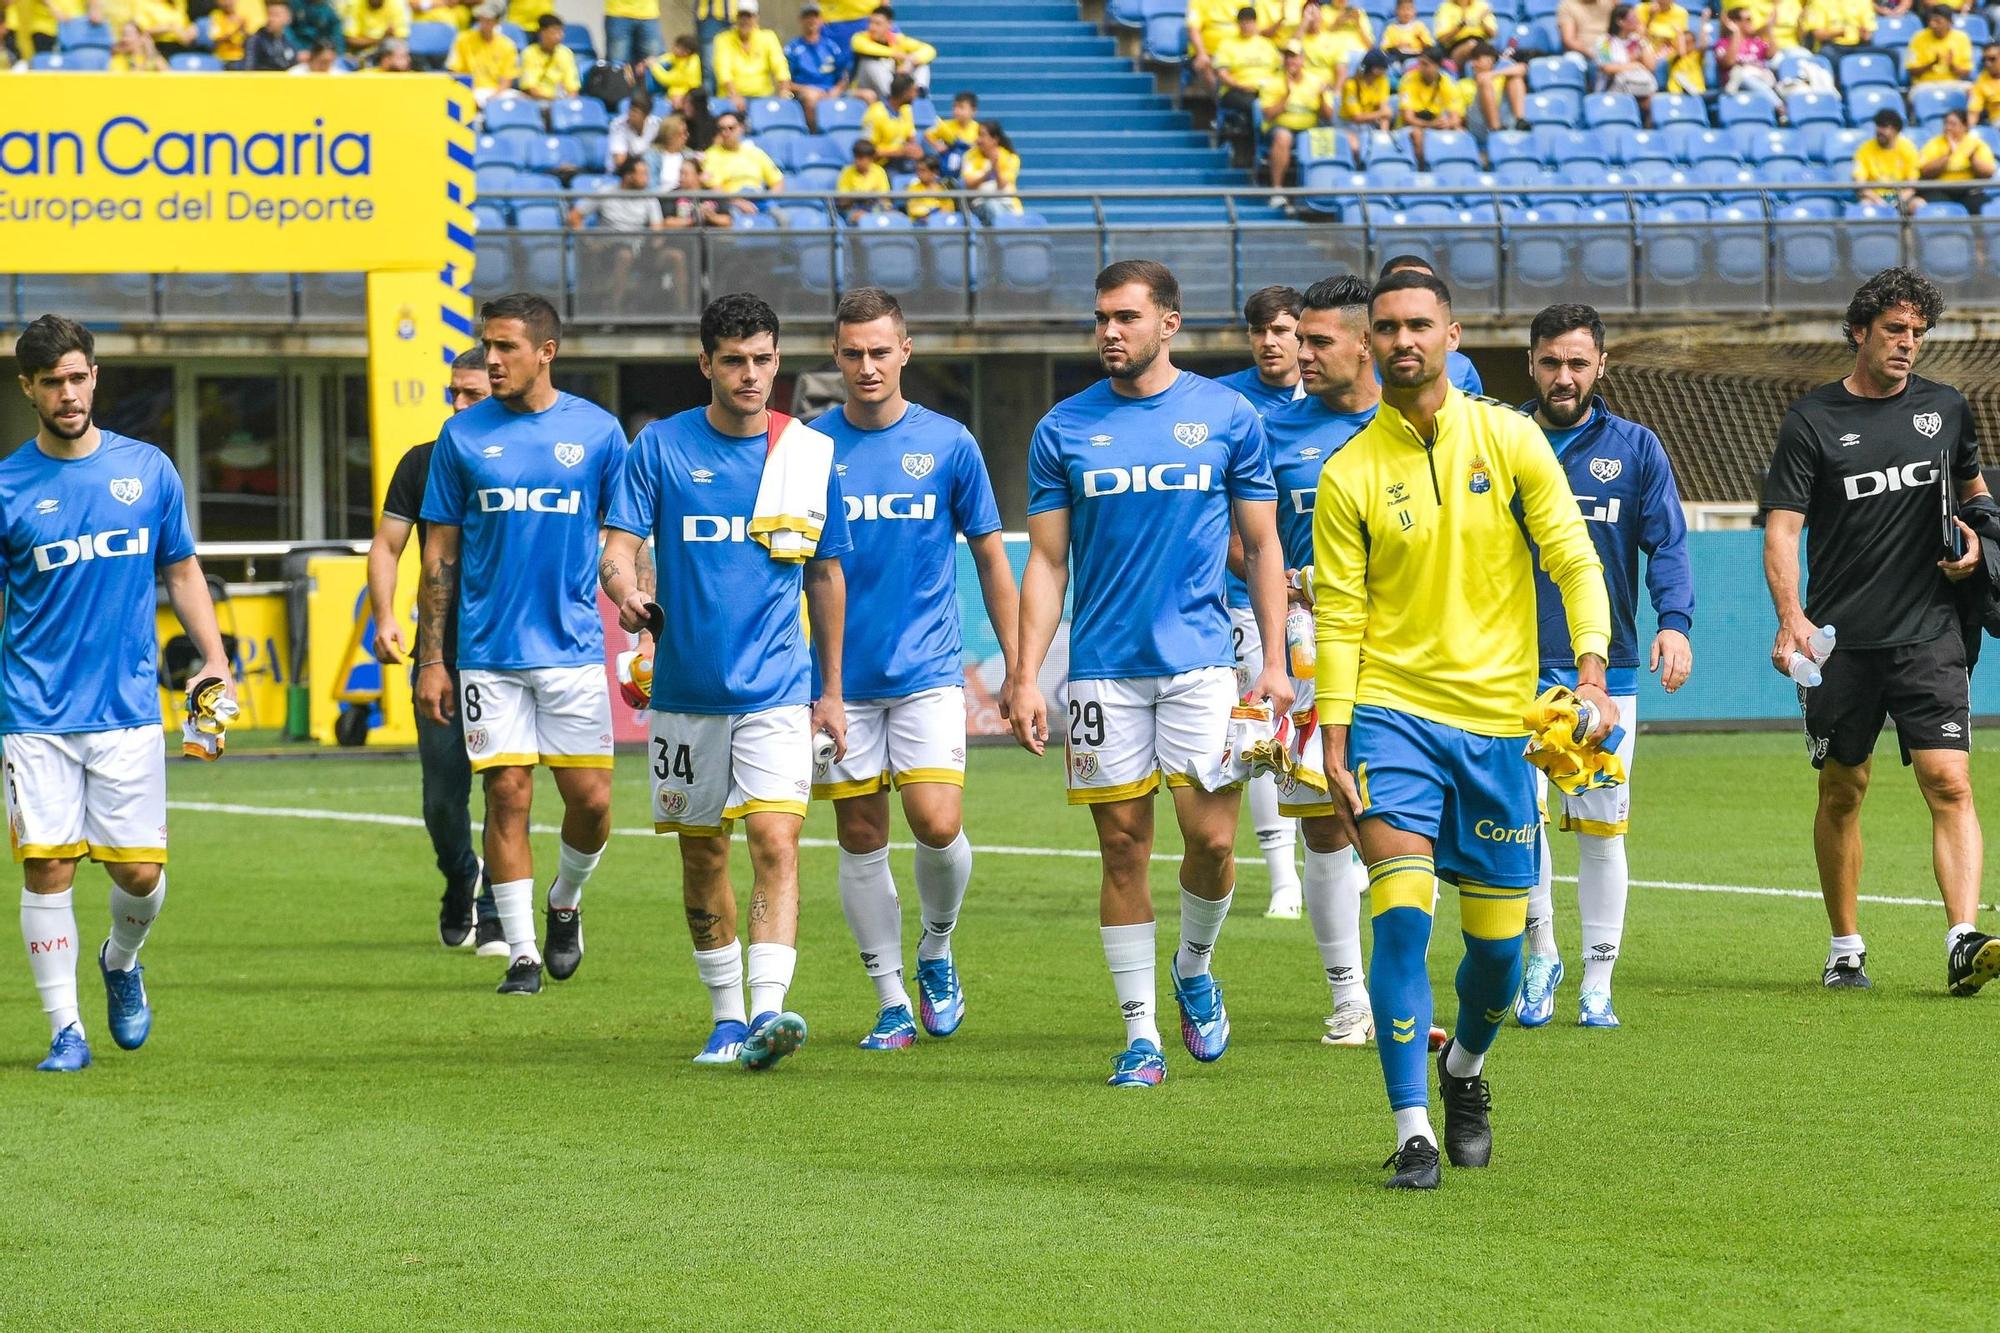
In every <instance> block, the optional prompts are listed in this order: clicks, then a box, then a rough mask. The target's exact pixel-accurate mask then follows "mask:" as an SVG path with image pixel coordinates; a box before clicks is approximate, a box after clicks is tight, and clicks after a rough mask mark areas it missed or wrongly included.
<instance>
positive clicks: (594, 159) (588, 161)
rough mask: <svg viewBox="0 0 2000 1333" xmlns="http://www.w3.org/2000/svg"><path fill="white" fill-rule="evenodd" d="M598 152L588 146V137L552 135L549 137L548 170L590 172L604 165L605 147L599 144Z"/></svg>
mask: <svg viewBox="0 0 2000 1333" xmlns="http://www.w3.org/2000/svg"><path fill="white" fill-rule="evenodd" d="M596 148H597V151H596V152H592V151H591V149H590V147H589V146H588V142H587V136H585V135H581V134H551V135H549V136H548V151H549V166H548V168H547V169H551V170H553V169H564V170H569V171H589V170H592V169H594V168H596V167H599V166H602V165H603V164H604V145H603V144H602V143H598V144H597V146H596Z"/></svg>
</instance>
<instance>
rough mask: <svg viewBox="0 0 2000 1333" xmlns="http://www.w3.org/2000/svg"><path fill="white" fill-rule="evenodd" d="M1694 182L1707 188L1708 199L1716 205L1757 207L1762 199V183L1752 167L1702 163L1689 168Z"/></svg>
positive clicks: (1725, 163) (1722, 163)
mask: <svg viewBox="0 0 2000 1333" xmlns="http://www.w3.org/2000/svg"><path fill="white" fill-rule="evenodd" d="M1691 172H1692V174H1693V176H1694V178H1695V180H1696V181H1698V182H1699V183H1700V184H1702V185H1705V186H1707V187H1708V190H1709V196H1710V198H1712V199H1714V200H1715V202H1716V203H1718V204H1745V205H1748V206H1750V207H1753V208H1755V207H1759V206H1760V205H1759V203H1758V201H1759V200H1760V199H1761V198H1762V197H1763V188H1762V187H1763V182H1762V181H1761V180H1760V179H1759V177H1758V175H1757V172H1756V170H1755V169H1754V168H1752V167H1745V166H1732V165H1730V164H1729V163H1727V162H1702V163H1699V164H1698V165H1696V166H1695V167H1693V168H1691Z"/></svg>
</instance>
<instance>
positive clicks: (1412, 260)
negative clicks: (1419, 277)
mask: <svg viewBox="0 0 2000 1333" xmlns="http://www.w3.org/2000/svg"><path fill="white" fill-rule="evenodd" d="M1399 269H1415V270H1416V271H1417V272H1419V273H1435V272H1437V270H1436V269H1434V268H1432V267H1431V261H1430V260H1428V259H1425V258H1424V257H1423V256H1422V255H1395V256H1392V257H1391V258H1390V259H1389V260H1388V261H1387V262H1386V263H1384V264H1383V265H1382V267H1381V268H1380V269H1378V270H1376V272H1375V281H1377V282H1380V281H1382V279H1384V278H1386V277H1388V276H1389V275H1390V274H1391V273H1394V272H1396V271H1397V270H1399Z"/></svg>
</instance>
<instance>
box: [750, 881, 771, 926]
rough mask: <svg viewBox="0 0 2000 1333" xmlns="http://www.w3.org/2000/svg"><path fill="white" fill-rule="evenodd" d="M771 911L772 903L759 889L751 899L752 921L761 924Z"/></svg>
mask: <svg viewBox="0 0 2000 1333" xmlns="http://www.w3.org/2000/svg"><path fill="white" fill-rule="evenodd" d="M770 911H771V904H770V901H769V900H768V899H766V898H765V897H764V891H763V890H762V889H759V890H758V891H757V892H756V894H754V895H753V896H752V897H751V899H750V919H751V920H752V921H758V922H761V921H762V920H763V919H764V918H765V917H766V916H768V915H770Z"/></svg>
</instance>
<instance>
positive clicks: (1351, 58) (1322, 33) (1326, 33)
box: [1293, 0, 1375, 89]
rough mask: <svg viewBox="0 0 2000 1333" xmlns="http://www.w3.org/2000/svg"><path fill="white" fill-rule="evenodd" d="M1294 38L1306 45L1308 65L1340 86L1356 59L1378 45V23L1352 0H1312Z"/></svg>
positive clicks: (1324, 77) (1333, 84)
mask: <svg viewBox="0 0 2000 1333" xmlns="http://www.w3.org/2000/svg"><path fill="white" fill-rule="evenodd" d="M1293 40H1294V41H1296V42H1297V43H1298V44H1299V45H1300V46H1301V47H1303V48H1304V49H1305V53H1306V68H1307V69H1309V70H1311V71H1312V72H1313V73H1315V74H1317V75H1319V76H1320V77H1321V78H1323V79H1325V80H1326V81H1327V84H1328V85H1329V86H1330V87H1333V88H1335V89H1338V88H1339V87H1340V86H1341V85H1342V84H1343V83H1345V82H1346V81H1347V74H1348V71H1349V70H1351V69H1353V68H1354V66H1355V62H1356V61H1358V60H1360V59H1361V57H1362V56H1363V55H1365V54H1367V53H1368V51H1369V50H1370V49H1371V48H1373V47H1374V45H1375V25H1374V24H1373V23H1371V22H1370V21H1369V18H1368V15H1367V13H1366V12H1365V11H1364V10H1362V9H1360V8H1358V7H1356V6H1355V5H1353V4H1350V3H1349V0H1332V3H1331V4H1324V5H1323V4H1320V3H1318V0H1308V3H1307V4H1306V7H1305V10H1304V12H1303V13H1302V14H1301V15H1300V18H1299V35H1298V36H1297V37H1295V38H1294V39H1293Z"/></svg>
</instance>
